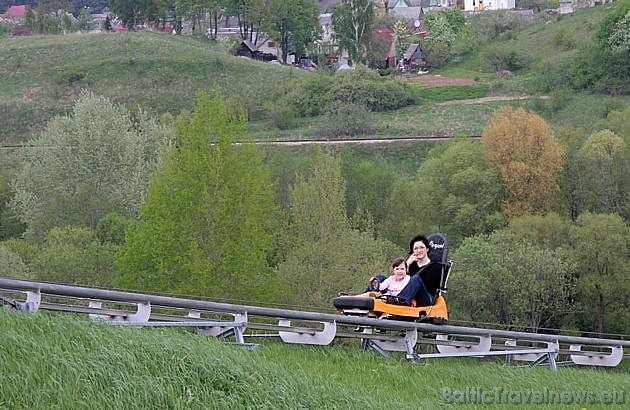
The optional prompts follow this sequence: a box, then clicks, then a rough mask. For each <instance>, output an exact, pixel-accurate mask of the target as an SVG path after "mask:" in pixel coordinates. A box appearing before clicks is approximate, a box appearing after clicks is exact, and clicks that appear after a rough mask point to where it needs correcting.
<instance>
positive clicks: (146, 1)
mask: <svg viewBox="0 0 630 410" xmlns="http://www.w3.org/2000/svg"><path fill="white" fill-rule="evenodd" d="M109 7H110V8H111V10H112V13H114V14H115V15H117V16H118V18H120V20H121V21H122V23H123V25H124V26H125V27H129V28H134V27H136V26H137V25H138V24H141V23H143V22H144V21H145V20H152V19H153V18H154V17H155V15H154V14H155V8H154V6H153V0H109Z"/></svg>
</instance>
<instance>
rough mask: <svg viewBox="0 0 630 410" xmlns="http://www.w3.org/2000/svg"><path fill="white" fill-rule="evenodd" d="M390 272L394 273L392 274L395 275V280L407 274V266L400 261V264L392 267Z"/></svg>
mask: <svg viewBox="0 0 630 410" xmlns="http://www.w3.org/2000/svg"><path fill="white" fill-rule="evenodd" d="M392 272H393V273H394V276H396V280H401V279H403V278H404V277H405V275H406V274H407V266H405V264H404V263H401V264H400V265H398V266H395V267H393V268H392Z"/></svg>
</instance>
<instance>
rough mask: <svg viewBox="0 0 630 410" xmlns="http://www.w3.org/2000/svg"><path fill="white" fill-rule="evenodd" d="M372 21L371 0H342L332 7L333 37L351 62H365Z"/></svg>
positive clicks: (372, 4)
mask: <svg viewBox="0 0 630 410" xmlns="http://www.w3.org/2000/svg"><path fill="white" fill-rule="evenodd" d="M373 21H374V2H373V1H372V0H342V1H341V3H339V4H338V5H337V6H335V7H334V8H333V12H332V21H331V23H332V27H333V31H334V33H335V35H334V38H335V40H336V41H337V45H338V46H339V48H341V49H342V50H346V51H347V52H348V55H349V59H350V62H351V63H365V64H367V57H368V49H369V44H370V40H371V39H372V22H373Z"/></svg>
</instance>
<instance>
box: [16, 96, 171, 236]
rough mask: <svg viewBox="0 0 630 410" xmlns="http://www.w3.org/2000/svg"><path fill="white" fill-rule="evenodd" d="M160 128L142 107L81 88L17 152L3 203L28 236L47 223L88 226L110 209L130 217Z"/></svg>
mask: <svg viewBox="0 0 630 410" xmlns="http://www.w3.org/2000/svg"><path fill="white" fill-rule="evenodd" d="M167 135H168V129H166V128H165V127H163V126H161V125H160V124H158V123H157V122H156V121H155V120H154V119H152V118H150V117H149V116H148V115H147V114H146V113H145V112H143V111H138V113H137V114H135V115H134V116H132V115H131V113H130V112H129V111H128V110H127V109H126V108H125V107H123V106H121V105H117V104H113V103H112V102H111V101H109V100H108V99H107V98H105V97H100V96H96V95H94V94H92V93H91V92H87V91H84V92H82V93H81V94H80V96H79V98H78V100H77V102H76V104H75V106H74V108H73V111H72V113H70V114H69V115H65V116H58V117H55V118H54V119H52V120H51V121H50V122H49V123H48V125H47V126H46V129H45V130H44V131H43V133H42V135H41V136H40V137H39V138H37V139H35V140H33V141H31V144H32V145H33V148H32V149H30V150H25V151H23V152H22V154H21V155H22V156H21V159H20V162H21V164H22V165H21V168H20V169H19V170H18V171H17V173H16V177H15V180H14V181H13V183H12V186H11V187H12V190H13V193H14V196H13V198H12V199H11V202H10V203H9V206H10V208H11V209H12V210H13V212H14V213H15V214H16V215H17V216H18V218H19V220H20V221H21V222H22V223H24V224H26V226H27V231H26V235H27V236H28V237H35V238H43V237H44V236H45V234H46V232H48V231H49V230H50V229H51V228H52V227H54V226H67V225H74V226H86V227H90V228H92V229H95V228H96V225H97V224H98V221H99V220H100V219H101V218H102V217H103V216H105V215H106V214H107V213H109V212H112V211H117V212H119V213H121V214H124V215H127V216H135V215H137V211H138V207H139V206H140V203H141V202H142V199H143V197H144V193H145V192H146V188H147V183H148V180H149V175H150V173H151V172H152V171H153V169H154V168H155V167H156V165H157V164H158V163H159V161H160V145H161V144H162V143H164V142H165V141H166V139H167Z"/></svg>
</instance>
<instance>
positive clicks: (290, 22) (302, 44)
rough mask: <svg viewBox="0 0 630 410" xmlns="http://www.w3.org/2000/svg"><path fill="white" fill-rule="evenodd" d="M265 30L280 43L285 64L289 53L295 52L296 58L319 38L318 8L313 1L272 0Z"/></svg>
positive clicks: (320, 28) (320, 27)
mask: <svg viewBox="0 0 630 410" xmlns="http://www.w3.org/2000/svg"><path fill="white" fill-rule="evenodd" d="M265 28H266V29H267V32H268V33H269V35H270V36H271V37H272V38H274V39H276V40H277V41H278V42H279V43H280V47H281V48H282V62H283V63H285V64H286V62H287V56H288V54H289V53H290V52H296V58H297V57H299V56H300V55H302V54H304V52H305V50H306V46H307V45H309V44H311V43H313V42H315V40H317V39H318V38H319V37H320V34H321V30H322V26H321V23H320V22H319V6H318V5H317V3H316V2H315V1H314V0H292V1H287V0H273V1H271V6H270V7H269V19H268V23H267V24H266V25H265Z"/></svg>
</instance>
